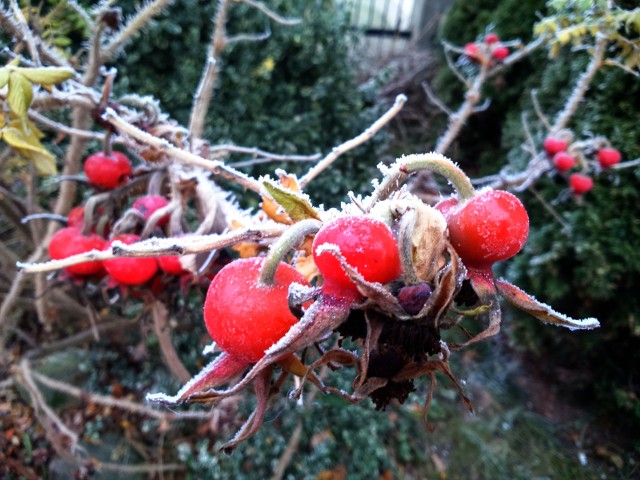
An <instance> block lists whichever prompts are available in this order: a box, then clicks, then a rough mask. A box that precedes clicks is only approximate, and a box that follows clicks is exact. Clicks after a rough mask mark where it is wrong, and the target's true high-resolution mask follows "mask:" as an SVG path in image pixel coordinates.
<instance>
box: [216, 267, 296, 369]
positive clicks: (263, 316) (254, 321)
mask: <svg viewBox="0 0 640 480" xmlns="http://www.w3.org/2000/svg"><path fill="white" fill-rule="evenodd" d="M263 262H264V259H263V258H257V257H253V258H244V259H240V260H235V261H233V262H231V263H229V264H228V265H226V266H225V267H224V268H223V269H222V270H220V271H219V272H218V274H217V275H216V276H215V277H214V278H213V280H212V281H211V284H210V285H209V290H208V291H207V297H206V299H205V302H204V320H205V324H206V327H207V331H208V332H209V335H211V338H212V339H213V341H214V342H216V344H217V345H218V346H219V347H220V348H221V349H222V350H223V351H225V352H227V353H228V354H229V355H232V356H234V357H236V358H239V359H242V360H246V361H248V362H251V363H254V362H257V361H258V360H260V359H261V358H262V357H263V356H264V352H265V350H267V349H268V348H269V347H271V346H272V345H273V344H274V343H276V342H278V341H279V340H280V339H281V338H282V337H284V336H285V334H286V333H287V332H288V331H289V329H290V328H291V327H292V326H293V325H295V324H296V323H297V322H298V319H297V318H296V317H295V316H294V315H293V314H292V313H291V311H290V310H289V304H288V300H287V297H288V292H289V286H290V285H291V284H292V283H294V282H295V283H300V284H303V285H308V283H307V281H306V280H305V278H304V277H303V276H302V274H301V273H300V272H298V271H297V270H296V269H295V268H293V267H292V266H290V265H287V264H285V263H280V264H279V265H278V267H277V269H276V273H275V277H274V281H273V284H272V285H263V284H261V283H260V282H259V276H260V270H261V269H262V265H263Z"/></svg>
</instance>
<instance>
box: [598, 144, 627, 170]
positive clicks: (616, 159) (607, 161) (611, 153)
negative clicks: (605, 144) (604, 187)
mask: <svg viewBox="0 0 640 480" xmlns="http://www.w3.org/2000/svg"><path fill="white" fill-rule="evenodd" d="M597 156H598V163H600V166H601V167H602V168H610V167H613V166H614V165H617V164H618V163H620V161H621V160H622V155H621V154H620V151H619V150H617V149H615V148H601V149H600V150H599V151H598V155H597Z"/></svg>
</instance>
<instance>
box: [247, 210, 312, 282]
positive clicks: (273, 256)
mask: <svg viewBox="0 0 640 480" xmlns="http://www.w3.org/2000/svg"><path fill="white" fill-rule="evenodd" d="M321 225H322V224H321V223H320V222H319V221H318V220H315V219H313V218H309V219H306V220H301V221H299V222H297V223H294V224H293V225H292V226H291V227H289V228H288V229H287V230H286V231H285V232H284V233H283V234H282V235H280V238H278V240H276V242H275V243H274V244H273V245H271V248H270V249H269V254H268V255H267V257H266V258H265V260H264V263H263V265H262V270H260V277H259V278H258V283H260V284H262V285H267V286H268V285H273V280H274V278H275V275H276V270H277V269H278V265H280V262H281V261H282V258H283V257H284V256H285V255H286V254H287V252H288V251H289V250H291V249H292V248H294V247H296V246H298V245H300V244H301V243H302V242H303V241H304V239H305V237H306V236H307V235H309V234H311V233H315V232H317V231H318V230H319V229H320V226H321Z"/></svg>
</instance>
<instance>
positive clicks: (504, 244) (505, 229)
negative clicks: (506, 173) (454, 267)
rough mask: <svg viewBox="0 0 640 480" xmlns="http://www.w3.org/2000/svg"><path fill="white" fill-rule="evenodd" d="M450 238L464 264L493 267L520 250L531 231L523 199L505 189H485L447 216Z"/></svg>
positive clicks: (485, 267)
mask: <svg viewBox="0 0 640 480" xmlns="http://www.w3.org/2000/svg"><path fill="white" fill-rule="evenodd" d="M447 225H448V226H449V239H450V241H451V245H452V246H453V248H454V249H455V250H456V252H457V253H458V255H460V258H461V259H462V262H463V263H464V264H465V266H467V267H470V268H476V269H483V270H484V269H490V268H491V266H492V265H493V264H494V263H495V262H497V261H500V260H506V259H508V258H511V257H513V256H514V255H515V254H516V253H518V252H519V251H520V250H521V249H522V247H523V246H524V244H525V242H526V241H527V236H528V234H529V216H528V215H527V211H526V210H525V208H524V206H523V205H522V202H520V200H519V199H518V198H517V197H516V196H515V195H513V194H511V193H509V192H506V191H504V190H490V189H487V190H483V191H480V192H479V193H478V194H477V195H476V196H475V197H473V198H472V199H470V200H467V201H466V202H465V203H463V204H461V205H460V206H459V207H458V208H457V209H455V210H453V211H452V213H451V214H450V215H449V217H448V218H447Z"/></svg>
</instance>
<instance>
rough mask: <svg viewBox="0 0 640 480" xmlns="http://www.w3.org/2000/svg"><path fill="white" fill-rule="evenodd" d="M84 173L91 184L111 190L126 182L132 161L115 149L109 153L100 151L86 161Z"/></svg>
mask: <svg viewBox="0 0 640 480" xmlns="http://www.w3.org/2000/svg"><path fill="white" fill-rule="evenodd" d="M84 174H85V175H86V176H87V178H88V179H89V182H90V183H91V185H93V186H96V187H100V188H104V189H107V190H110V189H112V188H116V187H119V186H121V185H124V183H126V181H127V179H128V178H129V176H130V175H131V162H130V161H129V159H128V158H127V156H126V155H125V154H124V153H121V152H118V151H115V150H113V151H112V152H111V154H110V155H107V154H106V153H105V152H102V151H100V152H97V153H94V154H93V155H91V156H89V157H88V158H87V159H86V160H85V161H84Z"/></svg>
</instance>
